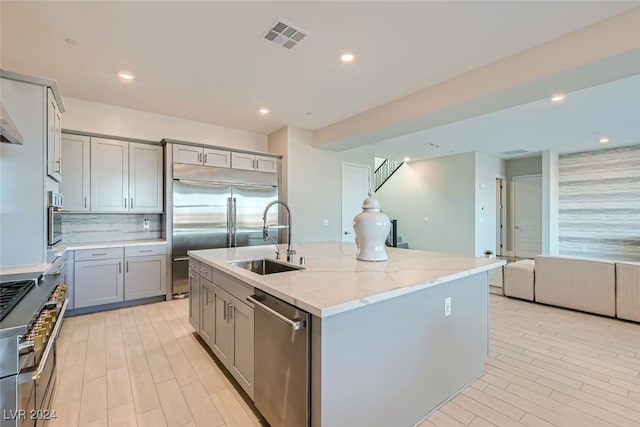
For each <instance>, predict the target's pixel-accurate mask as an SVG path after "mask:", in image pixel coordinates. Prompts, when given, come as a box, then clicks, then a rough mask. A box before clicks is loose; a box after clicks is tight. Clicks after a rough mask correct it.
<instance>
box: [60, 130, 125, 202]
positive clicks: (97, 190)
mask: <svg viewBox="0 0 640 427" xmlns="http://www.w3.org/2000/svg"><path fill="white" fill-rule="evenodd" d="M63 196H64V195H63ZM128 210H129V143H128V142H126V141H119V140H115V139H103V138H91V211H93V212H126V211H128Z"/></svg>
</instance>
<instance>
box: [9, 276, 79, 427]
mask: <svg viewBox="0 0 640 427" xmlns="http://www.w3.org/2000/svg"><path fill="white" fill-rule="evenodd" d="M63 267H64V265H63V264H62V267H60V268H59V270H58V271H56V272H55V273H54V274H50V275H45V276H42V277H37V278H33V275H11V276H3V277H1V278H0V401H1V402H2V414H0V427H17V426H20V427H24V426H40V425H42V424H44V422H46V421H47V420H50V419H53V418H55V416H56V414H55V411H54V410H53V409H51V408H50V406H49V405H50V400H51V396H52V394H53V391H54V388H55V382H56V348H55V347H56V346H55V344H56V338H57V336H58V334H59V332H60V328H61V327H62V322H63V318H64V313H65V311H66V308H67V304H68V300H67V299H66V286H65V285H64V283H63V282H64V274H62V270H63ZM54 268H55V267H54Z"/></svg>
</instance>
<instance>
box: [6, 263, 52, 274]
mask: <svg viewBox="0 0 640 427" xmlns="http://www.w3.org/2000/svg"><path fill="white" fill-rule="evenodd" d="M49 267H51V264H34V265H17V266H9V267H0V275H1V276H4V275H6V274H23V273H33V274H36V275H39V274H42V273H44V272H45V271H47V269H49Z"/></svg>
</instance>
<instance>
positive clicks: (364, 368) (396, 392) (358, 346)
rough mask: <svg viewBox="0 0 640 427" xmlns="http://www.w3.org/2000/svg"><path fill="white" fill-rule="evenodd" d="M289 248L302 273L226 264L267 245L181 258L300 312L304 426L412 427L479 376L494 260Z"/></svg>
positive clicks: (267, 249)
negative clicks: (303, 322) (305, 371)
mask: <svg viewBox="0 0 640 427" xmlns="http://www.w3.org/2000/svg"><path fill="white" fill-rule="evenodd" d="M295 249H296V251H297V255H296V263H297V261H298V257H299V256H304V257H305V259H306V262H305V265H304V269H301V270H296V271H288V272H283V273H277V274H270V275H259V274H256V273H254V272H252V271H249V270H247V269H244V268H241V267H239V266H236V265H233V264H231V263H230V261H237V260H250V259H260V258H264V257H267V258H271V259H273V258H275V248H274V246H273V245H269V246H253V247H241V248H228V249H211V250H200V251H190V252H189V255H190V256H191V257H192V259H194V260H197V261H198V262H200V264H201V265H205V266H209V267H211V269H212V275H211V281H212V282H213V283H215V282H216V280H217V279H216V275H219V276H220V278H221V280H222V279H223V277H231V278H232V279H233V280H238V281H240V282H242V283H243V284H245V285H247V286H248V287H250V288H256V289H260V290H262V291H264V292H266V293H268V294H270V295H273V296H275V297H277V298H279V299H281V300H283V301H285V302H288V303H289V304H292V305H294V306H296V307H298V308H299V309H301V310H304V311H306V312H308V313H310V319H311V321H310V325H309V326H310V328H309V329H310V331H309V333H310V334H311V336H310V384H311V386H310V399H311V400H310V401H311V405H310V411H311V414H310V418H311V426H314V427H318V426H330V427H340V426H345V427H346V426H364V425H366V426H391V425H393V426H413V425H416V424H418V423H419V422H420V421H421V420H422V419H423V418H424V417H426V416H427V415H428V414H429V413H430V412H432V411H433V410H434V409H436V408H437V407H438V406H440V405H441V404H442V403H444V402H446V401H447V400H448V399H450V398H451V397H453V396H454V395H455V394H457V393H458V392H459V391H461V390H462V389H463V388H464V387H466V386H467V385H468V384H470V383H471V382H473V381H474V380H475V379H476V378H478V377H479V376H480V375H482V373H483V371H484V362H485V360H486V357H487V354H488V271H489V270H490V269H492V268H497V267H500V266H502V265H504V261H499V260H490V259H485V258H473V257H464V256H456V255H447V254H440V253H434V252H425V251H414V250H405V249H395V248H389V249H388V253H389V260H388V261H384V262H365V261H358V260H356V257H355V254H356V247H355V245H354V244H352V243H342V242H317V243H305V244H299V245H296V246H295ZM280 252H281V253H285V251H284V248H282V247H281V249H280ZM207 298H208V297H207ZM207 301H208V299H207ZM214 353H215V351H214ZM250 396H251V393H250Z"/></svg>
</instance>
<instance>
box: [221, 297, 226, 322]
mask: <svg viewBox="0 0 640 427" xmlns="http://www.w3.org/2000/svg"><path fill="white" fill-rule="evenodd" d="M222 320H227V301H226V300H225V301H224V311H223V313H222Z"/></svg>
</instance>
